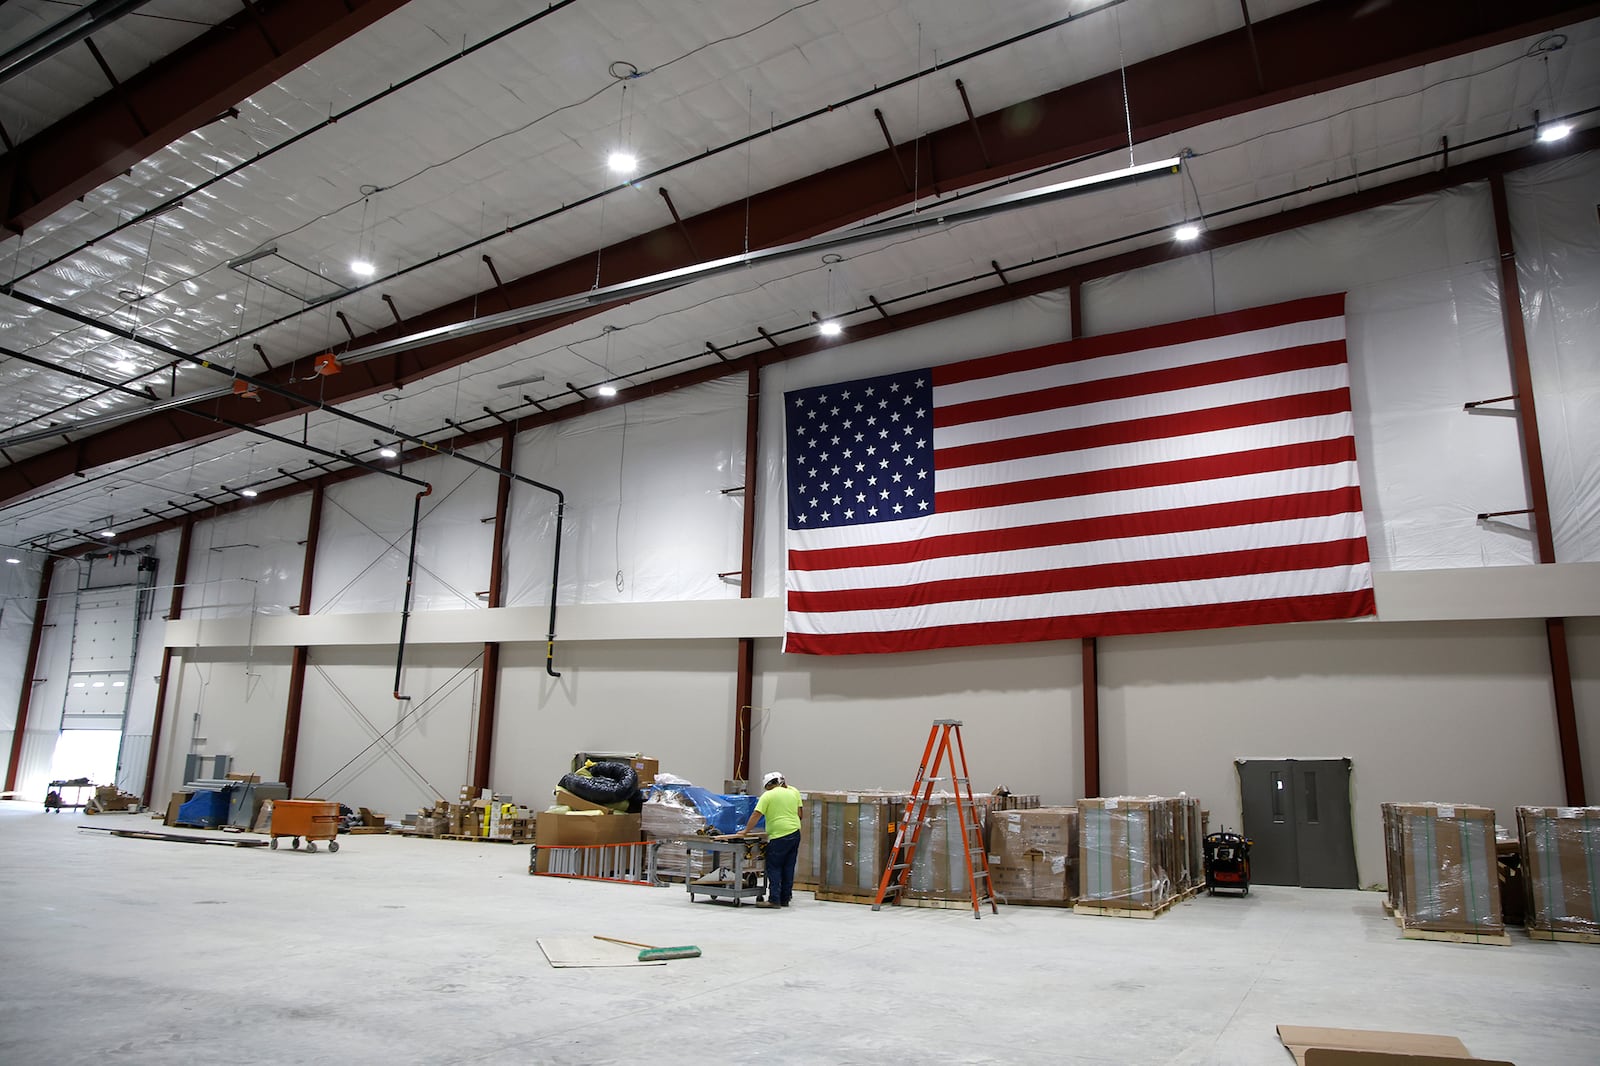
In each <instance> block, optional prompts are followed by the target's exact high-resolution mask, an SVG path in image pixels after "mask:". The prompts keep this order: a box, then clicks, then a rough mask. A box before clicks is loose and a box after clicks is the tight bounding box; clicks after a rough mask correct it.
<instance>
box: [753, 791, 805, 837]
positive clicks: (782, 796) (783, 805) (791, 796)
mask: <svg viewBox="0 0 1600 1066" xmlns="http://www.w3.org/2000/svg"><path fill="white" fill-rule="evenodd" d="M756 812H757V813H758V814H760V815H761V817H763V818H765V819H766V821H767V836H768V837H770V838H773V839H776V838H778V837H786V836H788V835H789V834H790V833H798V832H800V790H799V789H797V788H790V787H789V786H788V785H779V786H778V787H777V788H769V789H767V790H766V791H765V792H763V793H761V798H760V799H758V800H756Z"/></svg>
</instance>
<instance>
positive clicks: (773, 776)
mask: <svg viewBox="0 0 1600 1066" xmlns="http://www.w3.org/2000/svg"><path fill="white" fill-rule="evenodd" d="M782 780H783V774H782V773H780V772H779V771H777V770H768V771H767V776H766V777H763V778H762V779H761V787H762V788H765V787H767V786H768V785H775V784H777V783H778V782H779V781H782Z"/></svg>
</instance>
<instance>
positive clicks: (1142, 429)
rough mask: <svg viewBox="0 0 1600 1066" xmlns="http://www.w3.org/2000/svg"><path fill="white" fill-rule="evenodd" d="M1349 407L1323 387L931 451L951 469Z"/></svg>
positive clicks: (1340, 393) (1345, 398) (1342, 395)
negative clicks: (1198, 409)
mask: <svg viewBox="0 0 1600 1066" xmlns="http://www.w3.org/2000/svg"><path fill="white" fill-rule="evenodd" d="M1349 411H1350V390H1349V389H1347V388H1339V389H1328V390H1327V391H1325V392H1308V393H1304V394H1301V395H1298V396H1281V397H1277V398H1275V399H1271V400H1254V401H1251V402H1249V403H1236V404H1229V405H1227V406H1225V407H1211V408H1207V409H1205V410H1200V411H1182V412H1179V413H1177V414H1170V415H1156V416H1153V417H1151V418H1132V419H1129V420H1127V421H1126V422H1108V423H1106V424H1104V425H1095V426H1079V427H1076V428H1073V429H1058V430H1054V431H1052V432H1050V433H1035V434H1032V435H1030V436H1025V437H1010V438H1007V439H1005V440H994V441H982V442H979V443H977V444H962V445H956V446H955V447H950V448H940V449H938V450H937V451H936V453H935V464H936V465H937V467H938V468H939V469H940V470H949V469H954V468H955V467H961V466H980V465H982V464H984V463H1003V462H1005V461H1006V460H1008V459H1025V458H1030V457H1033V456H1038V455H1054V454H1058V453H1060V452H1071V451H1082V450H1084V449H1087V448H1104V447H1108V446H1110V445H1113V444H1131V443H1133V442H1135V441H1143V440H1163V439H1166V438H1169V437H1183V436H1188V435H1189V434H1193V433H1212V432H1215V431H1217V430H1222V429H1238V428H1240V427H1241V426H1257V425H1263V424H1266V423H1271V422H1286V421H1289V420H1290V419H1295V418H1315V417H1317V416H1318V415H1332V414H1347V413H1349ZM941 424H942V423H940V421H939V414H938V412H935V413H934V426H935V427H939V426H940V425H941Z"/></svg>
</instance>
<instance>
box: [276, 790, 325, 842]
mask: <svg viewBox="0 0 1600 1066" xmlns="http://www.w3.org/2000/svg"><path fill="white" fill-rule="evenodd" d="M268 832H270V833H271V834H272V846H273V847H277V846H278V838H279V837H293V838H294V846H295V847H297V848H298V847H299V846H300V838H301V837H304V838H305V841H306V850H307V851H316V850H317V841H319V840H326V841H327V842H328V850H329V851H338V850H339V841H338V836H339V805H338V804H337V803H329V802H326V801H324V800H276V801H274V802H273V804H272V828H271V829H270V830H268Z"/></svg>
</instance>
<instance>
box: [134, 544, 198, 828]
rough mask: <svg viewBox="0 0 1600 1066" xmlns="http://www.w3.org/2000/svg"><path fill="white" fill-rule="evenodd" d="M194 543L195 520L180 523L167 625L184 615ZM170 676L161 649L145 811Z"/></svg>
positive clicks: (168, 658)
mask: <svg viewBox="0 0 1600 1066" xmlns="http://www.w3.org/2000/svg"><path fill="white" fill-rule="evenodd" d="M193 540H194V519H192V518H186V519H184V520H183V532H182V533H180V534H179V535H178V565H177V566H175V567H173V569H172V603H171V605H170V606H169V607H168V608H167V621H169V622H171V621H174V620H176V619H177V618H179V617H180V616H181V615H182V614H183V587H184V585H186V584H187V583H188V581H189V544H190V542H191V541H193ZM171 676H172V648H171V647H166V648H163V649H161V680H160V682H159V683H158V684H157V685H156V716H155V721H153V722H151V723H150V759H149V761H148V762H146V763H145V767H144V795H143V796H142V797H141V800H142V802H143V803H144V805H145V806H146V807H148V806H150V805H151V804H152V803H154V802H155V789H156V757H157V756H158V755H160V754H161V726H162V723H163V722H164V721H165V720H166V715H167V681H168V679H169V678H170V677H171Z"/></svg>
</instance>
